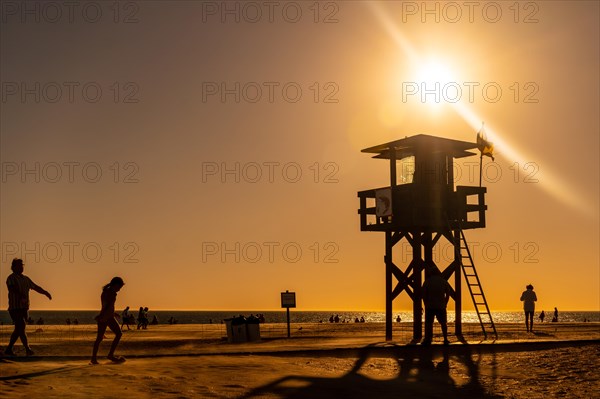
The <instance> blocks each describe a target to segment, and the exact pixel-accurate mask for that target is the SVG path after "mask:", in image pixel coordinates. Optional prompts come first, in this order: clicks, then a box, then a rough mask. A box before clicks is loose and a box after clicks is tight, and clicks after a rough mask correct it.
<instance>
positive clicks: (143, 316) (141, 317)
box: [137, 306, 148, 330]
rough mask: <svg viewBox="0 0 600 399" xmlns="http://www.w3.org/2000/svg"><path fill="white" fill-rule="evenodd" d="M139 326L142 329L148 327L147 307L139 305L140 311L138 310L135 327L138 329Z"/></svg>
mask: <svg viewBox="0 0 600 399" xmlns="http://www.w3.org/2000/svg"><path fill="white" fill-rule="evenodd" d="M140 328H142V329H143V330H146V329H147V328H148V308H147V307H145V308H143V307H141V306H140V311H139V312H138V325H137V329H138V330H139V329H140Z"/></svg>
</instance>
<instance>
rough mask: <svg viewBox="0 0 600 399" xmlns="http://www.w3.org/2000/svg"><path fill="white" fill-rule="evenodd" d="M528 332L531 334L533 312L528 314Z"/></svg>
mask: <svg viewBox="0 0 600 399" xmlns="http://www.w3.org/2000/svg"><path fill="white" fill-rule="evenodd" d="M529 331H530V332H533V312H529Z"/></svg>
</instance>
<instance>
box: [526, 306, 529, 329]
mask: <svg viewBox="0 0 600 399" xmlns="http://www.w3.org/2000/svg"><path fill="white" fill-rule="evenodd" d="M525 328H526V329H527V332H529V320H528V319H527V311H525Z"/></svg>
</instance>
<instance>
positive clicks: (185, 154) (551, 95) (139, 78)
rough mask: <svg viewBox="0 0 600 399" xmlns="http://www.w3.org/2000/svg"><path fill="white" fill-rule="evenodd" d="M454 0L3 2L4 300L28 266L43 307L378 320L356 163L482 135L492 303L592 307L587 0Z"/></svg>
mask: <svg viewBox="0 0 600 399" xmlns="http://www.w3.org/2000/svg"><path fill="white" fill-rule="evenodd" d="M468 3H469V5H468V6H467V5H464V4H463V2H456V3H449V4H450V5H448V3H443V2H429V3H427V8H424V7H423V3H422V2H382V3H370V4H369V3H363V2H359V1H355V2H322V3H317V4H315V3H314V2H227V3H224V2H204V3H201V2H193V1H184V2H171V1H169V2H166V1H150V2H120V3H119V5H118V7H116V8H115V6H114V3H113V2H73V3H72V4H73V5H72V6H71V5H65V4H64V3H63V2H50V3H44V2H27V3H21V2H3V3H2V9H0V12H1V14H0V15H1V24H2V25H1V30H0V32H1V38H0V44H1V49H0V51H1V54H0V55H1V58H0V60H1V61H0V62H1V70H0V77H1V82H2V88H1V89H2V91H1V93H2V99H1V103H0V105H1V107H2V108H1V120H0V127H1V143H0V144H1V158H2V159H1V160H2V186H1V188H2V190H1V194H0V198H1V212H2V217H1V221H0V233H1V239H0V241H1V242H2V248H1V251H2V252H1V253H2V259H1V266H0V273H1V276H0V277H1V280H2V284H1V285H0V307H1V308H6V306H7V298H6V286H5V285H4V280H5V279H6V277H7V275H8V274H9V272H10V260H11V259H12V258H13V257H15V256H21V257H24V258H25V263H26V272H25V273H26V274H28V275H29V276H30V277H31V278H32V279H33V280H34V281H36V282H37V283H38V284H40V285H41V286H43V287H44V288H46V289H47V290H49V291H50V292H51V293H52V294H53V297H54V299H53V300H52V301H51V302H50V301H47V299H46V298H44V297H43V296H39V295H36V294H32V308H35V309H95V308H98V307H99V295H100V290H101V286H102V285H103V284H106V283H107V282H108V281H109V280H110V279H111V278H112V277H113V276H115V275H119V276H122V277H123V279H124V280H125V281H126V286H125V288H124V289H123V290H122V292H121V293H120V294H119V300H118V304H121V305H122V306H123V307H125V305H129V306H132V307H134V308H136V307H138V306H141V305H144V306H149V307H150V308H151V309H247V310H266V309H278V308H279V306H280V302H279V293H280V292H281V291H285V290H286V289H287V290H290V291H295V292H297V302H298V309H299V310H313V309H338V310H342V309H365V310H367V309H383V308H384V298H385V293H384V289H383V288H384V263H383V255H384V236H383V234H382V233H366V232H365V233H363V232H360V229H359V218H358V215H357V209H358V206H359V203H358V198H357V196H356V193H357V192H358V191H361V190H365V189H370V188H376V187H381V186H385V185H387V184H388V165H387V163H386V162H385V161H382V160H374V159H371V158H370V156H369V155H367V154H362V153H361V152H360V150H361V149H363V148H366V147H370V146H373V145H376V144H380V143H383V142H386V141H390V140H394V139H398V138H403V137H405V136H411V135H414V134H419V133H427V134H431V135H436V136H442V137H448V138H454V139H459V140H467V141H474V140H475V135H476V132H477V130H478V129H479V127H480V125H481V122H482V121H485V129H486V132H487V134H488V137H489V138H490V140H492V141H494V143H495V144H496V161H495V162H494V163H492V162H491V160H490V159H488V158H486V159H484V162H485V169H484V170H485V173H484V184H485V185H486V186H487V187H488V193H487V197H486V200H487V203H488V206H489V210H488V213H487V228H486V229H481V230H471V231H468V232H467V239H468V240H469V242H470V243H471V244H472V245H473V246H472V248H471V249H472V252H473V254H474V256H475V264H476V267H477V269H478V271H479V273H480V278H481V280H482V283H483V286H484V290H485V293H486V295H487V297H488V302H489V304H490V306H491V307H492V308H493V309H496V310H501V309H520V308H521V303H520V302H519V296H520V294H521V292H522V291H523V290H524V289H525V285H527V284H528V283H532V284H533V285H534V286H535V289H536V292H537V294H538V298H539V300H538V309H539V310H541V309H546V310H548V309H552V308H553V307H554V306H557V307H558V308H559V309H564V310H567V309H571V310H598V309H599V308H600V266H599V265H600V259H599V248H598V245H599V244H598V243H599V239H600V237H599V215H598V209H599V180H600V177H599V156H598V152H599V147H600V145H599V132H600V128H599V109H600V108H599V106H600V104H599V90H600V89H599V87H600V82H599V73H598V71H599V67H600V60H599V49H600V43H599V37H600V32H599V15H600V8H599V4H598V2H596V1H587V2H586V1H564V2H561V1H552V2H531V1H529V2H520V3H515V2H512V1H511V2H491V3H490V2H468ZM24 4H25V5H24ZM69 4H71V3H69ZM436 84H437V86H436ZM436 101H437V103H436ZM477 161H478V157H471V158H467V159H465V160H464V162H463V163H461V164H460V165H459V170H458V171H457V178H458V182H457V184H462V185H477V184H478V180H479V175H478V171H477ZM451 253H452V251H451V249H450V248H449V247H448V245H446V246H445V247H442V248H440V249H439V251H437V253H436V256H437V259H439V261H440V263H439V264H440V265H441V266H445V263H448V262H449V260H448V258H449V257H450V256H451ZM395 256H396V259H402V257H403V256H407V255H406V251H404V253H402V247H398V252H397V253H396V255H395ZM399 263H400V264H402V262H399ZM465 295H467V294H466V293H465ZM463 301H464V303H465V304H466V307H467V308H472V307H470V306H469V301H470V299H469V298H468V297H464V299H463ZM121 305H118V306H121ZM409 308H410V302H409V298H408V296H407V295H406V294H403V295H401V296H400V297H399V298H398V299H397V300H396V301H395V302H394V309H395V310H405V309H409Z"/></svg>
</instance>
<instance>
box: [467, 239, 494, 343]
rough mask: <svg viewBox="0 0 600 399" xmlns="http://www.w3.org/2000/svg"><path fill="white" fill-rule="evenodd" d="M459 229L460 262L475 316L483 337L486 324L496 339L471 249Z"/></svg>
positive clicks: (485, 333) (485, 332)
mask: <svg viewBox="0 0 600 399" xmlns="http://www.w3.org/2000/svg"><path fill="white" fill-rule="evenodd" d="M459 231H460V237H459V240H460V242H459V245H460V264H461V267H462V271H463V274H464V276H465V282H466V283H467V287H469V293H470V294H471V299H473V305H474V306H475V311H476V312H477V317H478V318H479V324H481V329H482V330H483V335H484V337H485V338H487V335H488V333H487V331H486V326H487V328H488V329H491V330H492V331H493V332H494V335H495V336H496V339H498V332H497V331H496V325H495V324H494V320H493V319H492V314H491V313H490V308H489V306H488V303H487V300H486V299H485V295H484V293H483V287H482V286H481V281H479V276H478V275H477V270H475V263H473V257H471V251H469V246H468V245H467V239H466V238H465V233H464V232H463V231H462V229H460V228H459Z"/></svg>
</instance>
